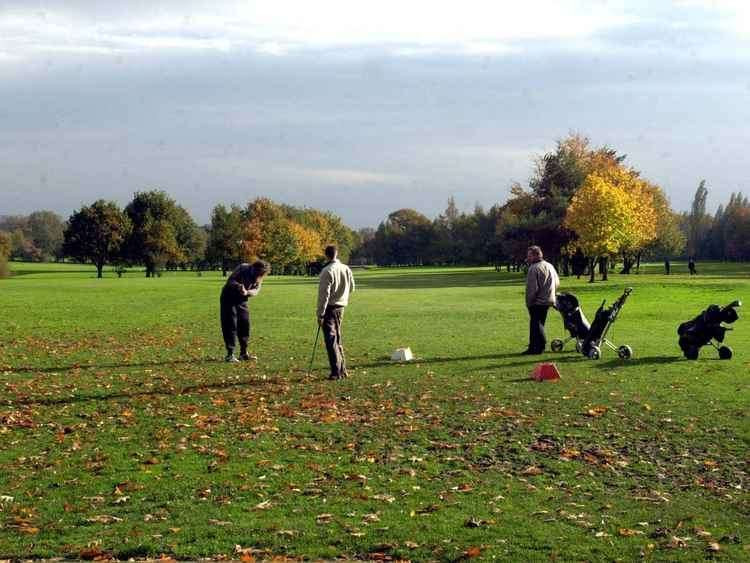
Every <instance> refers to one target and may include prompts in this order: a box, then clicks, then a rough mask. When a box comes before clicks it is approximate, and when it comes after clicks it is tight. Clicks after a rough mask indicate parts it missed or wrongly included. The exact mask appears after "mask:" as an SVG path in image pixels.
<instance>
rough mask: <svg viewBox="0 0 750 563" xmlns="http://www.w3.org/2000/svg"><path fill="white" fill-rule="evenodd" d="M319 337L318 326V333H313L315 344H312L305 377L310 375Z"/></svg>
mask: <svg viewBox="0 0 750 563" xmlns="http://www.w3.org/2000/svg"><path fill="white" fill-rule="evenodd" d="M319 337H320V325H318V331H317V332H316V333H315V344H313V349H312V356H310V366H309V367H308V368H307V375H310V371H311V370H312V365H313V362H314V361H315V350H316V349H317V348H318V338H319Z"/></svg>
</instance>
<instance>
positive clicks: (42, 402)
mask: <svg viewBox="0 0 750 563" xmlns="http://www.w3.org/2000/svg"><path fill="white" fill-rule="evenodd" d="M277 383H281V380H280V379H278V378H276V377H271V378H265V379H264V378H252V379H250V378H248V379H241V380H236V381H221V382H217V383H203V384H197V385H188V386H187V387H182V388H180V389H177V388H173V389H153V390H149V391H118V392H115V393H104V394H98V395H96V394H92V395H76V396H74V397H40V398H27V399H18V400H15V401H13V400H11V401H7V402H6V405H8V406H11V407H13V406H53V405H70V404H75V403H85V402H88V401H111V400H116V399H133V398H136V397H178V396H180V395H186V394H189V393H195V392H202V391H215V390H219V389H232V388H235V387H244V386H246V385H253V386H256V387H257V386H258V385H269V384H277Z"/></svg>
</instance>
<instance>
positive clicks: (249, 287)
mask: <svg viewBox="0 0 750 563" xmlns="http://www.w3.org/2000/svg"><path fill="white" fill-rule="evenodd" d="M270 269H271V266H269V264H268V262H264V261H262V260H258V261H257V262H253V264H240V265H239V266H237V268H235V270H234V271H233V272H232V273H231V275H230V276H229V278H228V279H227V282H226V283H225V284H224V288H223V289H222V290H221V299H220V300H219V302H220V305H221V332H222V334H223V335H224V345H225V346H226V348H227V355H226V358H224V360H225V361H227V362H239V361H240V360H244V361H247V360H257V359H258V358H257V356H255V355H253V354H248V352H247V344H248V341H249V340H250V311H249V310H248V308H247V300H248V299H249V298H250V297H255V296H256V295H258V293H259V292H260V286H261V284H262V283H263V278H264V277H265V275H266V274H267V273H268V272H269V271H270ZM235 339H236V340H238V341H239V343H240V357H239V359H237V358H236V357H235V355H234V344H235Z"/></svg>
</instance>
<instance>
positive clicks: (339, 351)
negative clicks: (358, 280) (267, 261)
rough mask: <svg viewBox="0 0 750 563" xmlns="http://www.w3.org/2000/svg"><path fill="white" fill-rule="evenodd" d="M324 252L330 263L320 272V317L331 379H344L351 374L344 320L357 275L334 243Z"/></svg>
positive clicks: (319, 322) (318, 311)
mask: <svg viewBox="0 0 750 563" xmlns="http://www.w3.org/2000/svg"><path fill="white" fill-rule="evenodd" d="M325 253H326V258H328V260H329V262H328V264H326V266H325V267H324V268H323V270H322V271H321V272H320V283H319V284H318V309H317V317H318V324H319V325H320V327H321V329H322V331H323V339H324V340H325V343H326V351H327V352H328V363H329V364H330V366H331V373H330V375H329V376H328V379H343V378H345V377H347V376H348V375H349V374H348V372H347V371H346V361H345V359H344V345H343V343H342V340H341V323H342V321H343V320H344V307H346V306H347V305H348V304H349V294H350V293H352V292H353V291H354V276H352V271H351V270H350V269H349V266H347V265H346V264H343V263H342V262H341V261H340V260H339V259H338V258H337V257H336V256H337V254H338V251H337V249H336V247H335V246H327V247H326V250H325Z"/></svg>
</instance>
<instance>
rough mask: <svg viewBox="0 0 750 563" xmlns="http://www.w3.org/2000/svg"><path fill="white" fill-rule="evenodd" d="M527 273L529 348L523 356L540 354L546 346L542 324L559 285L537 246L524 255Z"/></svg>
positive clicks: (552, 270) (550, 266)
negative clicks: (527, 266)
mask: <svg viewBox="0 0 750 563" xmlns="http://www.w3.org/2000/svg"><path fill="white" fill-rule="evenodd" d="M526 260H527V261H528V263H529V271H528V274H527V275H526V306H527V307H528V309H529V347H528V348H527V349H526V350H525V351H524V352H523V354H524V355H529V354H541V353H542V352H544V349H545V347H546V346H547V336H546V335H545V334H544V323H545V322H546V321H547V312H548V311H549V308H550V307H551V306H554V305H555V301H556V299H555V291H556V290H557V287H558V286H559V285H560V278H559V277H558V276H557V271H555V267H554V266H553V265H552V264H550V263H549V262H546V261H545V260H544V258H543V255H542V249H541V248H539V247H538V246H531V247H529V250H528V252H527V253H526Z"/></svg>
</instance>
